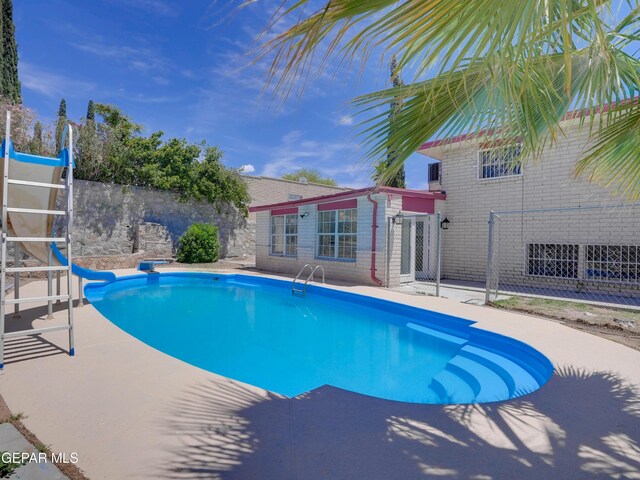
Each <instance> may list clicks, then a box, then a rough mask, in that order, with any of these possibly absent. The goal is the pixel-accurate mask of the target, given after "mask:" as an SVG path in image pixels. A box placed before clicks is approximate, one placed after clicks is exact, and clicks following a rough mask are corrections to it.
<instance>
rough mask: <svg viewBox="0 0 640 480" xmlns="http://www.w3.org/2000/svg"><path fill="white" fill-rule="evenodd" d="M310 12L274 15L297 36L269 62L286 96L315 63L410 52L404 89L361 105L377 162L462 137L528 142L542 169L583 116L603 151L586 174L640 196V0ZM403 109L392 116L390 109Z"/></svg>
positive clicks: (383, 0) (595, 148) (328, 7)
mask: <svg viewBox="0 0 640 480" xmlns="http://www.w3.org/2000/svg"><path fill="white" fill-rule="evenodd" d="M311 3H312V2H310V0H300V1H298V2H296V3H295V4H294V5H293V6H291V8H289V4H288V3H287V7H282V8H281V10H280V11H279V12H278V13H276V21H275V22H273V24H278V25H282V24H283V23H287V22H289V27H288V28H287V29H286V30H285V31H284V32H280V33H277V34H276V35H274V36H271V37H270V39H268V40H266V43H265V45H264V52H263V53H264V54H273V59H274V60H273V63H272V65H271V70H270V75H271V76H270V80H271V81H272V82H274V83H275V85H276V90H277V91H280V92H285V93H287V92H289V91H291V87H292V85H293V83H294V82H297V81H301V82H302V83H303V84H304V80H305V79H304V78H301V75H300V73H301V72H308V71H309V69H308V68H307V67H308V65H309V64H310V63H311V61H312V60H313V59H315V58H323V59H325V60H324V62H325V63H324V64H325V65H326V62H328V61H329V60H337V61H342V62H343V63H344V64H347V65H352V64H353V63H356V62H367V59H368V58H369V56H370V55H369V54H368V53H370V52H371V51H372V50H375V49H377V48H380V49H382V50H383V51H384V52H391V51H393V52H400V55H399V57H398V69H399V70H403V71H404V72H406V71H407V70H406V69H405V68H404V67H407V66H411V71H412V72H413V78H412V80H411V81H410V82H408V83H407V84H406V85H404V86H400V87H393V88H389V89H385V90H381V91H378V92H372V93H369V94H365V95H362V96H360V97H358V98H356V99H355V100H354V105H355V107H356V108H358V109H359V110H360V112H361V113H362V114H363V115H365V116H366V118H365V119H364V120H365V121H364V132H365V133H364V136H365V138H364V145H365V147H366V153H367V155H368V157H369V158H370V159H371V160H372V161H380V160H382V159H383V158H384V157H385V156H386V155H387V154H388V153H389V152H393V153H394V154H395V155H397V158H396V160H395V161H396V162H398V163H403V162H404V161H405V160H406V159H407V158H408V157H409V156H410V155H411V154H412V153H414V152H415V151H416V150H417V149H418V148H419V147H420V145H421V144H422V143H423V142H424V141H425V140H428V139H429V138H433V137H434V136H442V137H450V136H454V135H458V134H462V133H469V134H470V135H475V136H476V137H480V138H479V139H481V140H482V141H486V142H514V141H518V142H521V144H522V146H523V149H524V152H525V153H527V154H528V158H535V157H536V156H537V155H538V154H540V153H541V151H542V150H543V149H545V148H547V147H549V146H550V145H553V144H554V143H555V142H556V141H557V139H558V138H560V137H562V135H563V130H562V128H561V121H562V120H563V118H564V117H565V115H566V114H567V113H568V112H570V111H572V110H580V111H581V112H582V114H581V118H580V119H578V120H576V123H577V125H578V126H579V128H581V129H583V130H585V131H587V132H588V133H590V134H592V135H593V138H594V140H595V141H594V143H593V145H592V146H591V147H590V148H589V149H588V150H587V151H586V152H585V155H584V156H583V158H582V159H581V160H580V161H579V163H578V164H577V166H576V173H577V174H580V175H585V176H587V177H588V178H589V179H591V180H594V181H598V182H600V183H602V184H603V185H605V186H612V187H615V188H616V190H617V191H618V192H619V193H621V194H625V195H629V196H633V197H640V102H638V100H637V99H636V97H637V96H638V93H639V87H638V85H640V81H639V79H640V60H639V59H638V56H637V55H636V53H637V52H638V46H639V45H638V43H639V41H640V35H639V34H638V31H639V27H640V7H639V4H638V0H630V1H622V0H617V1H614V0H602V1H598V0H547V1H544V2H542V1H524V0H523V1H509V2H505V1H504V0H480V1H473V2H471V1H468V0H441V1H438V2H424V1H420V0H401V1H397V0H376V1H360V2H355V1H353V0H330V1H329V0H325V2H321V5H319V7H320V8H318V9H317V10H315V9H313V7H312V5H311ZM305 9H306V10H305ZM309 12H311V13H309ZM265 38H269V37H268V36H265ZM302 77H304V75H302ZM396 98H401V99H402V102H401V106H400V108H399V110H398V111H397V112H396V114H395V115H393V116H391V117H389V115H388V113H387V112H388V110H387V109H386V108H385V106H387V107H388V105H389V104H390V103H391V102H393V101H394V99H396ZM605 110H606V114H605V115H597V114H596V113H597V112H603V111H605Z"/></svg>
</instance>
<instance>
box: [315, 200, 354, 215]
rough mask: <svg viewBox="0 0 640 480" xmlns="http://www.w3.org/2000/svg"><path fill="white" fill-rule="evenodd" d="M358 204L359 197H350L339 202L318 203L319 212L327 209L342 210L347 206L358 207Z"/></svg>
mask: <svg viewBox="0 0 640 480" xmlns="http://www.w3.org/2000/svg"><path fill="white" fill-rule="evenodd" d="M357 206H358V199H357V198H350V199H349V200H340V201H339V202H332V203H321V204H320V205H318V211H319V212H325V211H327V210H341V209H345V208H356V207H357Z"/></svg>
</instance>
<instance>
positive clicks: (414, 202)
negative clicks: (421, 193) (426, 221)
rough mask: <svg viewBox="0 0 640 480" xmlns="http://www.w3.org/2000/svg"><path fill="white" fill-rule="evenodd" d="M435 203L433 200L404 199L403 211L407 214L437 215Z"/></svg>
mask: <svg viewBox="0 0 640 480" xmlns="http://www.w3.org/2000/svg"><path fill="white" fill-rule="evenodd" d="M434 205H435V201H434V200H431V199H424V198H416V197H407V196H403V197H402V210H403V211H406V212H418V213H435V208H434Z"/></svg>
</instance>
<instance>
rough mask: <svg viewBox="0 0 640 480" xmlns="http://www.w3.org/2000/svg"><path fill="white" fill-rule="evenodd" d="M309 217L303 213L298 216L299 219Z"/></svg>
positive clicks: (306, 213) (307, 213)
mask: <svg viewBox="0 0 640 480" xmlns="http://www.w3.org/2000/svg"><path fill="white" fill-rule="evenodd" d="M308 216H309V212H304V213H302V214H300V218H306V217H308Z"/></svg>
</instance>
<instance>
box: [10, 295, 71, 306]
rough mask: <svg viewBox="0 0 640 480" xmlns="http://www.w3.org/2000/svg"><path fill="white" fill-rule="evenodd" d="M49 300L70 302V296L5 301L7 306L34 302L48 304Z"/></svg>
mask: <svg viewBox="0 0 640 480" xmlns="http://www.w3.org/2000/svg"><path fill="white" fill-rule="evenodd" d="M49 300H69V295H49V296H46V297H25V298H12V299H9V300H5V301H4V303H5V305H15V304H16V303H34V302H48V301H49Z"/></svg>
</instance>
